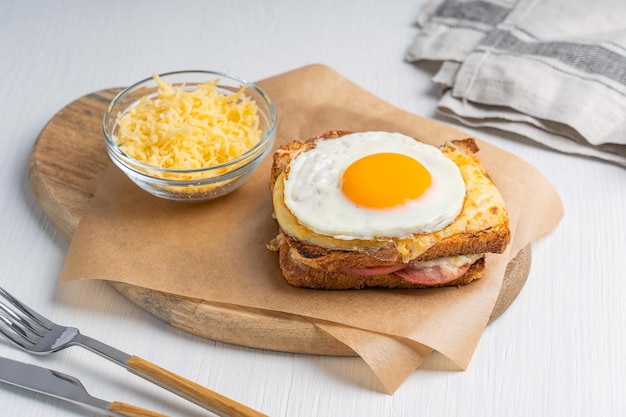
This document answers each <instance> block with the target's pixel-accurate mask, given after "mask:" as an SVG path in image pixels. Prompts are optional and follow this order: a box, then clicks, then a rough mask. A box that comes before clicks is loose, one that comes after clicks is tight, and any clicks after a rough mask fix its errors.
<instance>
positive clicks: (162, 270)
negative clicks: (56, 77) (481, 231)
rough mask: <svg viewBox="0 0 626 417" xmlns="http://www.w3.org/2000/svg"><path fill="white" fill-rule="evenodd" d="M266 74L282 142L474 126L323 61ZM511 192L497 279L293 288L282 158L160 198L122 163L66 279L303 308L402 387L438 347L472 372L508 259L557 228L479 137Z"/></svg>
mask: <svg viewBox="0 0 626 417" xmlns="http://www.w3.org/2000/svg"><path fill="white" fill-rule="evenodd" d="M258 85H259V86H260V87H261V88H262V89H264V90H265V91H266V92H267V93H268V94H269V96H270V97H271V98H272V99H273V100H274V104H275V105H276V109H277V112H278V117H279V122H278V133H277V144H276V145H277V146H278V145H280V144H284V143H286V142H288V141H290V140H292V139H306V138H309V137H312V136H316V135H318V134H320V133H323V132H325V131H327V130H332V129H346V130H352V131H364V130H386V131H397V132H401V133H404V134H407V135H411V136H413V137H416V138H417V139H419V140H422V141H424V142H427V143H431V144H434V145H439V144H442V143H443V142H445V141H447V140H452V139H460V138H465V137H468V136H469V135H467V134H466V133H463V132H461V131H459V130H456V129H454V128H451V127H449V126H447V125H444V124H441V123H438V122H436V121H433V120H429V119H426V118H422V117H419V116H417V115H414V114H411V113H408V112H405V111H402V110H400V109H398V108H396V107H394V106H392V105H390V104H389V103H387V102H385V101H383V100H381V99H379V98H377V97H376V96H374V95H372V94H371V93H369V92H367V91H365V90H363V89H362V88H360V87H358V86H357V85H355V84H354V83H352V82H350V81H348V80H347V79H345V78H344V77H342V76H341V75H340V74H338V73H337V72H335V71H334V70H332V69H330V68H328V67H326V66H323V65H311V66H307V67H304V68H300V69H296V70H294V71H290V72H287V73H285V74H281V75H278V76H275V77H272V78H269V79H266V80H263V81H260V82H258ZM478 143H479V146H480V148H481V150H480V152H479V156H480V158H481V160H482V162H483V164H484V165H485V167H486V168H487V170H488V172H489V173H490V175H491V176H492V178H493V180H494V182H495V183H496V185H497V186H498V188H499V189H500V191H501V192H502V194H503V196H504V198H505V201H506V204H507V208H508V210H509V216H510V227H511V230H512V241H511V244H510V245H509V247H508V250H507V252H506V253H504V254H502V255H493V256H492V255H490V256H488V258H487V273H486V277H485V278H484V279H482V280H480V281H477V282H474V283H472V284H471V285H467V286H464V287H461V288H456V287H453V288H441V289H429V290H384V289H383V290H374V289H373V290H357V291H316V290H307V289H297V288H294V287H291V286H290V285H288V284H287V283H286V282H285V281H284V279H283V278H282V275H281V273H280V269H279V267H278V260H277V254H276V253H274V252H271V251H269V250H268V249H267V248H266V243H267V242H268V241H269V240H270V239H272V238H273V237H274V236H275V235H276V232H277V225H276V222H275V220H273V219H272V203H271V198H270V192H269V186H268V183H269V170H270V166H271V158H268V159H267V160H266V161H264V163H263V164H262V165H261V166H260V167H259V169H258V170H257V171H256V172H255V174H254V175H253V176H252V177H251V179H250V180H249V181H248V182H247V183H245V184H244V185H243V186H242V187H241V188H240V189H238V190H237V191H235V192H234V193H232V194H230V195H227V196H225V197H223V198H220V199H217V200H214V201H210V202H206V203H194V204H186V203H177V202H170V201H166V200H161V199H158V198H155V197H152V196H150V195H149V194H148V193H146V192H143V191H141V190H140V189H139V188H137V187H136V186H135V185H134V184H132V183H131V182H130V181H129V180H128V179H127V178H126V177H125V176H124V175H123V174H122V173H121V172H120V171H119V170H117V169H116V168H114V167H112V166H111V168H109V169H107V170H105V171H104V172H103V173H102V174H101V175H100V176H99V177H98V178H97V179H96V181H97V191H96V193H95V196H94V198H93V199H92V202H91V205H90V207H89V209H88V210H87V212H86V213H85V214H84V215H83V216H82V218H81V219H80V222H79V224H78V226H77V228H76V231H75V233H74V236H73V238H72V241H71V244H70V248H69V251H68V254H67V256H66V259H65V264H64V267H63V270H62V274H61V279H60V283H62V284H65V283H69V282H72V281H76V280H81V279H101V280H111V281H118V282H124V283H128V284H132V285H135V286H140V287H145V288H149V289H153V290H158V291H161V292H166V293H172V294H177V295H182V296H189V297H194V298H200V299H203V300H208V301H211V302H220V303H227V304H234V305H239V306H244V307H252V308H260V309H265V310H271V311H281V312H286V313H290V314H296V315H300V316H302V317H305V318H306V319H307V320H309V321H311V322H313V323H315V324H316V325H317V326H319V327H320V328H321V329H323V330H324V331H326V332H328V333H329V334H331V335H332V336H334V337H336V338H337V339H338V340H340V341H342V342H344V343H345V344H347V345H348V346H350V347H351V348H352V349H353V350H354V351H355V352H357V354H358V355H359V356H360V357H362V358H363V360H364V361H365V362H366V363H367V364H368V365H369V366H370V367H371V369H372V370H373V372H374V373H375V374H376V375H377V376H378V377H379V379H380V381H381V382H382V384H383V385H384V387H385V389H386V390H387V391H388V392H389V393H393V392H394V391H395V390H396V389H397V388H398V387H399V386H400V385H401V384H402V382H403V381H404V380H405V379H406V378H407V376H409V375H410V374H411V373H412V372H414V371H415V369H416V368H417V367H419V366H420V365H421V363H422V362H423V361H424V359H425V358H426V357H427V356H428V355H429V354H430V353H431V352H432V351H433V350H436V351H438V352H440V353H442V354H443V355H445V356H447V357H448V358H449V359H450V360H451V361H453V362H454V363H455V364H456V365H458V367H459V368H460V369H466V367H467V366H468V364H469V362H470V359H471V357H472V354H473V352H474V350H475V348H476V346H477V344H478V341H479V339H480V336H481V334H482V332H483V330H484V327H485V326H486V324H487V323H488V320H489V317H490V315H491V311H492V308H493V306H494V303H495V301H496V299H497V297H498V294H499V291H500V287H501V285H502V278H503V276H504V271H505V268H506V265H507V263H508V262H509V260H511V259H512V258H513V257H514V256H515V254H516V253H517V252H518V251H519V250H520V249H521V248H523V247H524V246H526V245H527V244H529V243H530V242H531V241H532V240H534V239H536V238H537V237H539V236H541V235H543V234H544V233H546V232H548V231H550V230H551V229H553V228H555V227H556V226H557V225H558V223H559V221H560V219H561V217H562V215H563V208H562V205H561V201H560V199H559V197H558V195H557V193H556V192H555V191H554V189H553V188H552V186H551V185H550V184H549V183H548V182H547V180H546V179H545V178H544V177H543V176H542V175H541V174H540V173H539V172H538V171H537V170H536V169H534V168H533V167H532V166H530V165H529V164H527V163H526V162H524V161H522V160H521V159H520V158H518V157H516V156H514V155H511V154H509V153H507V152H505V151H502V150H500V149H498V148H496V147H494V146H492V145H490V144H488V143H485V142H483V141H480V140H479V141H478Z"/></svg>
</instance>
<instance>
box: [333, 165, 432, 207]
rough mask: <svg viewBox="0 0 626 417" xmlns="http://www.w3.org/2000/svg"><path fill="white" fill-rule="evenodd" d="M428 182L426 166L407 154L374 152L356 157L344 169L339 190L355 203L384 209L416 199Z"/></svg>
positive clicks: (429, 181)
mask: <svg viewBox="0 0 626 417" xmlns="http://www.w3.org/2000/svg"><path fill="white" fill-rule="evenodd" d="M430 183H431V176H430V173H429V172H428V170H427V169H426V168H425V167H424V165H422V164H421V163H420V162H418V161H417V160H415V159H413V158H411V157H410V156H406V155H402V154H397V153H377V154H372V155H368V156H365V157H363V158H361V159H358V160H356V161H355V162H354V163H352V165H350V166H349V167H348V168H347V169H346V170H345V171H344V173H343V177H342V183H341V191H342V192H343V194H344V195H345V196H346V197H347V198H348V199H350V200H351V201H352V202H353V203H354V204H356V205H357V206H361V207H366V208H371V209H385V208H391V207H396V206H401V205H403V204H405V203H406V202H407V201H408V200H415V199H417V198H418V197H419V196H420V195H422V194H423V193H424V191H426V190H427V189H428V187H430Z"/></svg>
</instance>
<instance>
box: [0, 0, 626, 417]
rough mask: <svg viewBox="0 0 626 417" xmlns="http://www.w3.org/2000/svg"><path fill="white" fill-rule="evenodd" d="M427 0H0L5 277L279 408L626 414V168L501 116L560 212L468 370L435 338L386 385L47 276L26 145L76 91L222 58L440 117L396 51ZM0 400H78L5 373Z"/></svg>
mask: <svg viewBox="0 0 626 417" xmlns="http://www.w3.org/2000/svg"><path fill="white" fill-rule="evenodd" d="M423 3H424V0H410V1H409V0H403V1H400V0H391V1H388V2H382V1H374V0H361V1H356V0H350V1H343V2H337V1H333V0H319V1H310V2H304V1H287V0H279V1H265V2H261V1H253V0H248V1H244V0H237V1H217V0H213V1H200V0H198V1H192V0H183V1H176V2H174V1H171V2H168V1H162V0H159V1H141V0H135V1H124V0H112V1H100V2H96V1H92V2H87V1H79V0H62V1H56V2H51V1H44V0H40V1H33V0H21V1H19V2H14V1H10V0H0V39H1V41H0V57H1V58H0V131H1V132H2V134H1V135H0V161H1V163H0V179H1V181H2V187H0V213H1V214H0V225H1V227H0V231H1V237H0V285H2V286H4V287H6V288H7V289H9V290H10V291H12V292H13V293H14V294H15V295H17V296H19V297H20V298H22V299H23V300H24V301H26V302H28V303H29V304H32V305H33V306H36V307H37V309H38V310H40V311H42V312H46V313H47V314H48V315H50V316H52V317H53V318H54V319H55V320H57V321H59V322H63V323H66V324H72V325H75V326H77V327H79V328H80V329H81V330H82V331H83V332H84V333H87V334H89V335H90V336H93V337H96V338H99V339H101V340H103V341H106V342H108V343H110V344H112V345H114V346H116V347H118V348H120V349H122V350H124V351H126V352H129V353H131V354H136V355H139V356H142V357H144V358H146V359H148V360H152V361H153V362H155V363H158V364H160V365H161V366H163V367H165V368H168V369H171V370H173V371H175V372H177V373H179V374H181V375H184V376H185V377H187V378H189V379H192V380H194V381H196V382H198V383H201V384H203V385H206V386H208V387H210V388H212V389H213V390H216V391H218V392H220V393H222V394H224V395H227V396H229V397H232V398H233V399H235V400H237V401H240V402H242V403H245V404H247V405H249V406H251V407H253V408H256V409H258V410H260V411H262V412H264V413H266V414H268V415H271V416H279V417H280V416H282V417H293V416H303V417H306V416H318V417H327V416H342V417H343V416H425V415H429V416H460V415H463V416H477V417H478V416H481V417H483V416H550V417H557V416H563V417H565V416H567V417H569V416H589V415H597V416H619V415H626V396H625V395H624V393H625V392H626V354H625V352H626V341H625V340H626V339H625V338H624V332H625V329H626V307H625V306H626V303H625V302H624V296H625V294H626V272H625V269H624V267H623V266H622V262H623V261H624V258H625V257H626V220H625V218H626V216H625V214H624V213H625V209H626V171H625V170H624V169H623V168H618V167H616V166H613V165H609V164H606V163H602V162H598V161H595V160H589V159H584V158H577V157H572V156H567V155H563V154H559V153H556V152H552V151H549V150H546V149H543V148H540V147H537V146H534V145H532V144H530V143H521V142H519V141H514V140H511V139H507V138H505V137H503V136H502V135H499V134H498V133H494V132H485V131H474V130H472V129H469V128H465V127H462V126H460V128H462V129H464V130H466V131H468V132H470V133H473V134H475V135H478V136H479V137H481V138H482V139H484V140H486V141H488V142H491V143H493V144H495V145H496V146H499V147H501V148H503V149H506V150H508V151H510V152H512V153H515V154H517V155H519V156H520V157H522V158H524V159H525V160H527V161H529V162H531V163H532V164H533V165H534V166H536V167H537V168H538V169H539V170H540V171H541V172H542V173H543V174H544V175H545V176H546V177H547V178H548V179H549V181H550V182H551V183H552V184H553V185H554V187H555V188H556V190H557V191H558V193H559V194H560V196H561V198H562V200H563V203H564V206H565V217H564V219H563V221H562V223H561V225H560V226H559V227H558V229H556V230H555V231H554V232H552V233H550V234H549V235H547V236H545V237H543V238H541V239H540V240H538V241H537V242H535V243H534V244H533V259H532V269H531V273H530V276H529V278H528V281H527V283H526V286H525V287H524V289H523V291H522V292H521V294H520V295H519V297H518V298H517V300H516V301H515V302H514V304H513V305H512V306H511V307H510V308H509V310H508V311H507V312H506V313H505V314H504V315H503V316H502V317H500V318H499V319H498V320H497V321H496V322H495V323H493V324H491V325H490V326H489V327H488V328H487V329H486V331H485V333H484V334H483V337H482V339H481V341H480V344H479V346H478V348H477V350H476V352H475V354H474V357H473V359H472V362H471V364H470V366H469V369H467V370H466V371H465V372H458V371H454V370H452V367H451V365H450V364H448V363H447V361H446V359H445V358H443V357H442V356H441V355H438V354H434V355H433V356H432V357H430V358H429V359H428V360H427V362H426V363H425V365H424V366H423V367H422V368H421V369H419V370H418V371H417V372H415V373H414V374H413V375H411V376H410V377H409V379H408V380H407V381H406V382H405V383H404V384H403V385H402V387H400V389H399V390H398V391H397V392H396V393H395V394H394V395H386V394H383V393H381V389H380V386H379V383H378V382H377V380H376V377H375V376H374V375H373V374H372V373H371V371H370V370H369V368H368V367H367V365H366V364H365V363H364V362H363V361H362V360H360V359H359V358H350V357H348V358H344V357H324V356H311V355H300V354H290V353H280V352H272V351H263V350H257V349H250V348H244V347H240V346H233V345H227V344H223V343H219V342H214V341H211V340H207V339H203V338H199V337H196V336H193V335H190V334H187V333H184V332H182V331H180V330H177V329H175V328H172V327H171V326H169V325H166V324H164V323H162V322H161V321H159V320H158V319H156V318H154V317H153V316H151V315H149V314H148V313H146V312H145V311H143V310H142V309H140V308H138V307H136V306H135V305H133V304H131V303H130V302H128V301H127V300H126V299H125V298H123V297H121V296H120V295H119V294H118V293H117V292H116V291H115V290H114V289H113V288H112V287H110V286H109V285H108V284H106V283H103V282H85V283H77V284H71V285H69V286H65V287H60V288H58V287H57V279H58V275H59V273H60V270H61V267H62V265H63V260H64V256H65V254H66V252H67V249H68V242H67V241H65V240H64V239H63V237H62V236H61V235H60V234H59V233H58V232H57V231H56V230H55V227H54V225H53V224H51V223H50V221H49V220H48V219H47V218H46V216H45V214H44V213H43V212H42V210H41V208H40V206H39V204H38V202H37V201H36V200H35V198H34V196H33V195H32V193H31V190H30V187H29V183H28V170H27V159H28V156H29V154H30V151H31V147H32V145H33V143H34V141H35V139H36V137H37V135H38V133H39V132H40V131H41V129H42V128H43V127H44V126H45V124H46V122H47V121H48V120H49V119H50V118H51V117H52V116H53V115H54V114H55V113H56V112H57V111H58V110H59V109H61V108H62V107H63V106H65V105H67V104H68V103H70V102H71V101H73V100H75V99H77V98H78V97H80V96H82V95H85V94H88V93H91V92H93V91H97V90H101V89H104V88H109V87H118V86H124V85H128V84H129V83H131V82H133V81H136V80H138V79H141V78H144V77H146V76H147V75H149V74H151V73H153V72H166V71H172V70H182V69H218V70H222V71H226V72H230V73H233V74H237V75H240V76H242V77H244V78H247V79H251V80H260V79H263V78H266V77H269V76H272V75H276V74H279V73H282V72H286V71H289V70H292V69H296V68H299V67H302V66H304V65H308V64H312V63H322V64H326V65H328V66H330V67H332V68H334V69H335V70H337V71H339V72H340V73H341V74H343V75H344V76H345V77H347V78H349V79H350V80H352V81H354V82H355V83H357V84H359V85H360V86H362V87H364V88H365V89H367V90H369V91H371V92H373V93H374V94H376V95H378V96H379V97H381V98H383V99H385V100H387V101H388V102H390V103H392V104H394V105H396V106H398V107H400V108H402V109H404V110H407V111H410V112H413V113H416V114H420V115H422V116H426V117H432V118H436V117H437V116H436V115H435V105H436V101H437V93H436V89H435V87H434V85H433V84H432V83H431V81H430V76H431V75H432V74H433V71H434V69H435V67H434V66H431V65H428V64H424V65H419V66H415V65H412V64H408V63H407V62H405V60H404V53H405V51H406V48H407V47H408V45H409V43H410V42H411V40H412V39H413V37H414V36H415V35H416V33H417V28H416V27H415V26H414V24H413V22H414V19H415V17H416V16H417V14H418V12H419V10H420V8H421V6H422V5H423ZM0 355H2V356H5V357H10V358H14V359H20V360H23V361H28V362H31V363H37V364H42V365H44V366H47V367H51V368H54V369H57V370H60V371H63V372H66V373H70V374H73V375H76V376H79V377H80V379H81V380H82V381H83V383H84V384H85V386H86V387H87V388H88V390H89V391H90V393H92V394H93V395H96V396H98V397H100V398H104V399H107V400H118V401H125V402H128V403H132V404H136V405H139V406H143V407H146V408H151V409H156V410H158V411H161V412H163V413H169V414H172V415H187V416H200V415H206V414H205V413H203V412H202V411H201V410H200V409H199V408H197V407H195V406H193V405H190V404H187V403H186V402H184V401H182V400H179V399H178V398H177V397H175V396H171V395H162V392H163V391H161V390H160V389H158V388H156V387H153V386H152V385H150V384H148V383H144V381H142V380H140V379H138V378H137V377H135V376H133V375H131V374H129V373H127V372H126V371H124V370H122V369H121V368H119V367H116V366H114V365H113V364H111V363H109V362H107V361H105V360H104V359H101V358H99V357H97V356H94V355H93V354H91V353H88V352H86V351H84V350H81V349H78V348H71V349H69V350H66V351H63V352H62V353H59V354H57V355H55V356H53V357H32V356H29V355H27V354H25V353H22V352H20V351H17V350H16V349H14V348H13V347H11V346H9V345H8V344H7V343H5V342H4V341H1V342H0ZM0 399H1V400H0V415H3V416H20V417H39V416H87V415H94V414H92V413H90V412H89V411H86V410H85V409H83V408H81V407H78V406H74V405H70V404H68V403H64V402H61V401H57V400H51V399H48V398H46V397H43V396H41V395H35V394H31V393H27V392H25V391H23V390H19V389H16V388H13V387H10V386H8V385H6V384H1V383H0Z"/></svg>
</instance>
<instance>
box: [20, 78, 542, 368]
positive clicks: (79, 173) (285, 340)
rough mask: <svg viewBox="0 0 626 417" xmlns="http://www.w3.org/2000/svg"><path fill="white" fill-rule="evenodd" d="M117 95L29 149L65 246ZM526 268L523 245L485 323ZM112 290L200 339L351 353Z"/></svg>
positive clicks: (85, 202)
mask: <svg viewBox="0 0 626 417" xmlns="http://www.w3.org/2000/svg"><path fill="white" fill-rule="evenodd" d="M119 91H120V89H106V90H102V91H98V92H95V93H92V94H89V95H86V96H83V97H81V98H79V99H78V100H76V101H74V102H72V103H70V104H68V105H67V106H65V107H64V108H63V109H61V110H60V111H59V112H58V113H57V114H56V115H55V116H54V117H53V118H52V119H51V120H50V121H49V122H48V124H47V125H46V126H45V127H44V129H43V130H42V132H41V133H40V135H39V137H38V139H37V142H36V143H35V145H34V147H33V149H32V152H31V155H30V161H29V175H30V184H31V188H32V190H33V193H34V195H35V197H36V198H37V200H38V201H39V203H40V204H41V206H42V208H43V210H44V212H45V213H46V215H47V216H48V217H49V219H50V220H51V221H52V223H54V224H55V226H56V227H57V228H58V230H59V231H60V232H61V233H62V234H63V236H65V238H66V239H68V241H69V240H71V239H72V235H73V233H74V230H75V229H76V226H77V225H78V222H79V220H80V218H81V215H82V213H84V212H85V210H86V209H87V207H88V206H89V204H90V201H91V198H92V197H93V189H94V185H95V184H94V183H93V182H94V181H93V179H94V178H95V177H96V176H97V174H98V173H99V172H101V171H102V170H103V169H104V168H106V167H107V166H108V165H109V164H111V163H112V162H110V160H109V158H108V156H107V153H106V149H105V145H104V139H103V137H102V115H103V114H104V111H105V109H106V107H107V105H108V104H109V102H110V101H111V100H112V99H113V98H114V96H115V95H116V94H117V92H119ZM530 264H531V249H530V246H527V247H525V248H524V249H522V250H521V251H520V252H519V254H518V255H517V256H516V257H515V258H514V259H513V260H512V261H511V262H510V264H509V265H508V267H507V270H506V273H505V277H504V282H503V286H502V289H501V292H500V295H499V297H498V299H497V301H496V304H495V306H494V309H493V312H492V315H491V318H490V321H493V320H495V319H496V318H498V317H499V316H500V315H501V314H502V313H503V312H504V311H506V309H507V308H508V307H509V306H510V305H511V303H512V302H513V301H514V300H515V298H516V296H517V295H518V294H519V292H520V291H521V289H522V288H523V286H524V284H525V282H526V279H527V277H528V273H529V270H530ZM111 285H112V286H114V287H115V288H116V289H117V290H118V291H119V292H120V293H121V294H123V295H124V296H125V297H126V298H128V299H129V300H130V301H131V302H133V303H134V304H136V305H138V306H139V307H141V308H143V309H145V310H146V311H148V312H150V313H151V314H153V315H154V316H156V317H158V318H160V319H161V320H163V321H165V322H167V323H169V324H171V325H172V326H175V327H177V328H180V329H182V330H184V331H187V332H189V333H192V334H195V335H198V336H201V337H206V338H209V339H212V340H218V341H222V342H226V343H232V344H236V345H241V346H248V347H254V348H261V349H269V350H277V351H284V352H295V353H309V354H318V355H337V356H355V355H356V353H355V352H354V351H353V350H352V349H350V348H349V347H347V346H346V345H344V344H343V343H341V342H339V341H338V340H336V339H335V338H333V337H331V336H329V335H328V334H327V333H325V332H324V331H322V330H320V329H319V328H318V327H317V326H315V325H314V324H313V323H310V322H309V321H307V320H306V318H304V317H301V316H295V315H291V314H285V313H282V312H277V311H267V310H256V309H251V308H244V307H242V306H237V305H224V304H217V303H211V302H207V301H205V300H199V299H193V298H188V297H181V296H176V295H173V294H166V293H162V292H158V291H154V290H150V289H146V288H140V287H136V286H132V285H128V284H120V283H113V282H111Z"/></svg>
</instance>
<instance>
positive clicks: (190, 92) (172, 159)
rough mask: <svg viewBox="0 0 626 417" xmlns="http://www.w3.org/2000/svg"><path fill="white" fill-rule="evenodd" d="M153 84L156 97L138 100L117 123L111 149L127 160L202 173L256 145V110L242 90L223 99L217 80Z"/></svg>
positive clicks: (257, 125)
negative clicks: (190, 86) (188, 84)
mask: <svg viewBox="0 0 626 417" xmlns="http://www.w3.org/2000/svg"><path fill="white" fill-rule="evenodd" d="M153 79H154V80H155V81H156V82H157V85H158V94H157V96H155V97H154V98H149V97H142V98H141V99H140V100H139V102H138V103H137V105H136V106H135V107H132V108H130V109H129V110H128V111H127V112H126V113H125V114H123V115H122V117H121V118H120V119H119V120H118V127H119V129H118V134H117V144H118V146H119V147H120V149H121V150H122V151H123V152H124V153H126V154H127V155H128V156H130V157H132V158H134V159H136V160H138V161H140V162H142V163H144V164H146V165H150V166H154V167H157V168H164V169H174V170H191V169H202V168H209V167H212V166H216V165H219V164H223V163H226V162H229V161H231V160H233V159H235V158H237V157H239V156H241V155H242V154H244V153H245V152H246V151H248V150H249V149H251V148H252V147H254V146H255V145H256V144H257V143H258V142H259V141H260V139H261V130H260V128H259V115H258V107H257V105H256V103H255V102H254V100H252V99H251V98H250V97H248V96H246V95H245V94H244V91H245V87H242V88H241V89H239V90H238V91H236V92H234V93H233V94H227V93H223V92H221V91H219V90H218V80H212V81H208V82H206V83H204V84H200V85H198V86H197V88H195V89H188V88H185V86H184V85H181V86H177V87H175V86H172V85H170V84H168V83H166V82H165V81H163V80H162V79H161V78H159V76H158V75H156V74H155V75H153ZM163 176H165V175H163ZM192 177H193V175H191V176H185V177H183V178H176V179H191V178H192Z"/></svg>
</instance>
